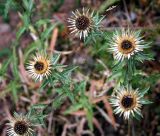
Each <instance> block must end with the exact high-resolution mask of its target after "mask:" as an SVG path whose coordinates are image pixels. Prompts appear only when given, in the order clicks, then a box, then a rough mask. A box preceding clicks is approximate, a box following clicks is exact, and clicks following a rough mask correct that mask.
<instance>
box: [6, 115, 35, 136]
mask: <svg viewBox="0 0 160 136" xmlns="http://www.w3.org/2000/svg"><path fill="white" fill-rule="evenodd" d="M7 125H8V126H9V129H8V130H7V134H8V135H9V136H31V135H32V134H33V129H32V123H31V122H30V120H29V119H28V118H27V117H26V116H24V115H22V114H20V115H19V114H17V113H15V114H14V117H13V118H12V119H10V123H8V124H7Z"/></svg>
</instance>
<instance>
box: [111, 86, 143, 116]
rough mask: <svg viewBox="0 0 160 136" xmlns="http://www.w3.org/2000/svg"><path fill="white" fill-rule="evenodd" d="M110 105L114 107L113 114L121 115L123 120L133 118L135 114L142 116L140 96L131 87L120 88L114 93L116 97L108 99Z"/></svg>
mask: <svg viewBox="0 0 160 136" xmlns="http://www.w3.org/2000/svg"><path fill="white" fill-rule="evenodd" d="M110 101H111V104H112V105H113V107H115V109H114V112H115V114H120V116H121V115H122V114H123V116H124V119H130V117H131V116H133V117H135V114H137V115H140V116H142V114H141V107H142V103H143V100H142V95H141V94H140V93H139V92H138V89H137V90H133V89H132V87H130V86H129V87H128V88H124V87H120V89H119V90H117V91H116V95H115V96H112V98H111V99H110Z"/></svg>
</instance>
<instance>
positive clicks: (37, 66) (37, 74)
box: [27, 53, 52, 81]
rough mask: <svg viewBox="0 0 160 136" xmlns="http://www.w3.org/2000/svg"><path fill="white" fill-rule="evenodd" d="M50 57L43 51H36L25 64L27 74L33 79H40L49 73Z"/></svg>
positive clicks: (50, 66)
mask: <svg viewBox="0 0 160 136" xmlns="http://www.w3.org/2000/svg"><path fill="white" fill-rule="evenodd" d="M51 68H52V64H51V59H49V57H48V56H47V55H45V54H44V53H36V55H35V56H33V57H32V59H31V60H30V61H29V63H28V66H27V71H28V75H29V76H30V77H32V78H33V79H35V80H40V81H41V80H42V79H43V77H46V78H47V77H48V76H49V75H50V74H51Z"/></svg>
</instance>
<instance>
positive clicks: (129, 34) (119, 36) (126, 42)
mask: <svg viewBox="0 0 160 136" xmlns="http://www.w3.org/2000/svg"><path fill="white" fill-rule="evenodd" d="M146 46H147V45H146V44H145V43H144V41H143V40H142V37H141V36H140V32H139V31H131V30H129V29H127V30H125V29H122V30H121V31H115V33H114V35H113V37H112V38H111V40H110V48H109V50H110V51H111V52H112V53H113V55H114V58H115V59H117V60H118V61H123V60H124V58H128V59H130V57H131V56H132V55H135V54H136V53H138V52H140V51H143V49H144V48H146Z"/></svg>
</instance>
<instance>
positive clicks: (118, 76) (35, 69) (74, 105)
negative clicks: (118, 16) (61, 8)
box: [0, 0, 153, 136]
mask: <svg viewBox="0 0 160 136" xmlns="http://www.w3.org/2000/svg"><path fill="white" fill-rule="evenodd" d="M13 5H17V6H16V7H17V10H18V13H19V17H20V19H21V20H22V22H23V24H22V25H21V27H20V28H19V30H18V31H17V34H16V41H14V42H13V44H12V52H11V55H10V57H9V59H8V61H7V62H6V63H5V65H2V68H1V71H0V75H1V77H4V76H5V73H6V67H7V66H8V65H9V64H10V63H11V62H12V64H13V66H12V68H13V77H14V81H11V82H10V84H9V86H8V90H12V91H13V96H14V98H15V101H17V100H18V98H17V91H16V90H17V88H21V86H19V84H17V83H18V82H20V75H19V72H18V60H17V58H16V52H17V50H18V49H19V41H20V38H21V36H22V35H23V34H25V33H29V34H30V35H31V37H32V39H33V42H32V44H31V45H30V47H29V48H27V49H26V50H25V51H24V52H25V53H24V54H25V55H24V58H23V61H24V64H25V66H26V67H25V69H26V71H27V76H29V77H30V79H33V80H34V81H35V82H36V83H39V84H40V87H39V88H38V90H39V93H42V92H43V90H44V89H46V88H47V92H46V93H48V94H49V95H50V96H52V90H54V91H55V93H54V94H55V96H54V98H52V101H50V102H49V103H48V104H36V105H33V106H32V107H30V109H29V111H28V113H26V115H22V114H18V113H15V114H14V117H12V118H11V119H10V123H8V125H9V126H10V127H9V129H8V131H7V132H8V134H9V135H10V136H29V135H35V132H34V127H36V126H37V125H45V123H44V119H45V117H46V116H47V115H48V114H49V113H50V111H52V110H53V109H57V108H58V107H60V106H61V104H62V103H63V102H64V101H65V100H66V99H69V100H70V102H71V106H70V107H69V108H68V109H67V110H66V111H65V113H64V114H70V113H72V112H75V111H77V110H79V109H83V110H84V111H85V112H86V116H87V119H88V123H89V127H90V129H93V124H92V121H93V109H94V108H95V105H94V104H93V103H92V102H91V100H90V99H89V98H88V95H87V93H86V86H87V85H86V84H87V81H74V80H73V79H72V75H71V74H72V72H73V71H74V70H75V69H76V68H77V66H67V65H62V64H59V63H58V62H59V60H60V57H61V54H60V53H54V52H52V50H49V49H48V48H49V47H48V45H49V41H50V34H51V32H52V31H53V29H54V28H55V27H57V26H58V27H60V26H61V23H60V22H52V21H51V20H49V19H41V18H40V19H37V20H33V16H34V14H35V13H36V5H35V3H34V1H33V0H22V1H18V0H7V2H6V8H5V15H6V16H7V14H8V11H9V8H10V7H12V6H13ZM104 18H105V16H100V15H99V13H98V12H95V11H91V10H90V9H88V8H82V9H81V10H76V11H75V12H72V15H71V17H69V18H68V27H69V29H70V31H71V34H72V35H73V34H74V35H73V36H75V37H78V38H80V40H82V41H83V42H84V43H85V44H96V43H97V42H99V40H100V41H104V42H103V43H104V45H102V47H99V50H98V51H97V52H100V51H105V52H106V53H108V52H109V53H110V54H111V55H112V56H113V57H112V64H113V65H112V67H111V69H112V74H111V75H110V77H109V78H108V79H107V81H106V82H108V81H111V80H114V81H115V82H116V85H115V86H114V88H113V90H111V93H112V94H111V96H109V97H110V98H109V99H110V104H111V105H112V106H113V108H114V113H115V114H118V115H119V116H123V117H124V119H125V120H132V119H133V118H134V117H135V118H137V119H140V118H139V117H142V116H143V115H142V113H141V109H142V106H143V105H144V104H150V103H151V102H150V101H149V100H148V99H146V98H145V94H147V93H148V91H149V90H150V89H149V86H148V85H146V84H144V85H141V86H139V87H137V84H135V82H134V80H135V79H136V78H137V76H138V77H139V79H141V77H142V76H143V73H142V71H140V70H139V69H137V67H138V66H139V63H143V62H144V61H146V60H152V59H153V57H152V56H153V55H152V54H151V53H150V52H148V48H149V47H150V45H151V43H150V42H145V41H144V37H143V36H142V35H141V31H139V30H138V31H135V30H132V28H129V27H128V28H120V29H118V28H117V29H115V31H113V32H111V33H110V34H109V33H107V32H106V31H105V29H104V27H103V26H102V24H101V22H102V21H103V19H104ZM97 39H98V40H97ZM30 56H31V57H30ZM139 84H141V83H139Z"/></svg>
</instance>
